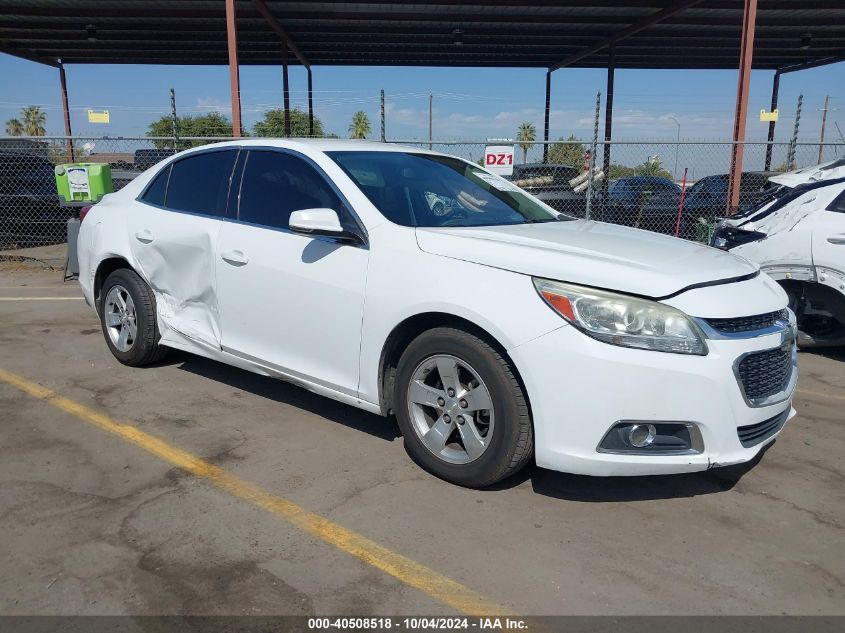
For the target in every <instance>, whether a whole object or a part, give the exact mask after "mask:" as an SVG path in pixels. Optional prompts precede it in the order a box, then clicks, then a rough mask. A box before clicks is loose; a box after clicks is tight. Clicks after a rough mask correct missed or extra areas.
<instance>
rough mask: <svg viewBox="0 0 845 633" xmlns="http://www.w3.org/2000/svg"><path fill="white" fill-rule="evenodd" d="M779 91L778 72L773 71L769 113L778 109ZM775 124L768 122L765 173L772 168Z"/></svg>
mask: <svg viewBox="0 0 845 633" xmlns="http://www.w3.org/2000/svg"><path fill="white" fill-rule="evenodd" d="M779 91H780V70H776V71H775V78H774V79H772V108H771V110H770V112H774V111H775V110H777V109H778V92H779ZM775 123H776V121H769V139H768V140H769V143H768V145H766V164H765V166H764V167H763V169H764V170H765V171H769V170H770V169H771V168H772V146H773V144H774V140H775Z"/></svg>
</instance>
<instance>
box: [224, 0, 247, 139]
mask: <svg viewBox="0 0 845 633" xmlns="http://www.w3.org/2000/svg"><path fill="white" fill-rule="evenodd" d="M226 39H227V41H228V46H229V86H230V88H231V91H232V136H234V137H235V138H240V136H241V129H242V128H243V125H242V123H241V78H240V74H239V70H238V27H237V24H236V19H235V0H226Z"/></svg>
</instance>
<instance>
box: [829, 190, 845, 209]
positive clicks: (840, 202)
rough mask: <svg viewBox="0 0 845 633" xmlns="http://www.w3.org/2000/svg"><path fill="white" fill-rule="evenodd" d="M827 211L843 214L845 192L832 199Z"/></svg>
mask: <svg viewBox="0 0 845 633" xmlns="http://www.w3.org/2000/svg"><path fill="white" fill-rule="evenodd" d="M827 211H838V212H839V213H845V191H842V193H840V194H839V195H838V196H836V197H835V198H834V199H833V202H831V203H830V204H829V205H828V207H827Z"/></svg>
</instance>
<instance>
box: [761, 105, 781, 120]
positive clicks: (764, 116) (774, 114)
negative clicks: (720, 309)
mask: <svg viewBox="0 0 845 633" xmlns="http://www.w3.org/2000/svg"><path fill="white" fill-rule="evenodd" d="M760 120H761V121H769V122H772V121H777V120H778V111H777V109H774V110H772V111H771V112H766V109H765V108H763V109H762V110H760Z"/></svg>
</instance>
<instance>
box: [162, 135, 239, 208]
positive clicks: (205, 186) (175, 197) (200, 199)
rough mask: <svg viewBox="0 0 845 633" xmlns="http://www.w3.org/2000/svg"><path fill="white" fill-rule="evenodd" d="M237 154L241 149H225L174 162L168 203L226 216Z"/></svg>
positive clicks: (166, 202) (169, 206) (172, 206)
mask: <svg viewBox="0 0 845 633" xmlns="http://www.w3.org/2000/svg"><path fill="white" fill-rule="evenodd" d="M237 155H238V152H237V150H222V151H217V152H206V153H203V154H197V155H195V156H188V157H187V158H183V159H182V160H179V161H176V162H175V163H173V166H172V168H171V171H170V181H169V183H168V185H167V196H166V198H165V206H167V207H168V208H170V209H176V210H178V211H190V212H191V213H202V214H204V215H217V216H223V215H226V201H227V197H228V194H229V180H230V179H231V177H232V168H233V167H234V165H235V158H236V157H237Z"/></svg>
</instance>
